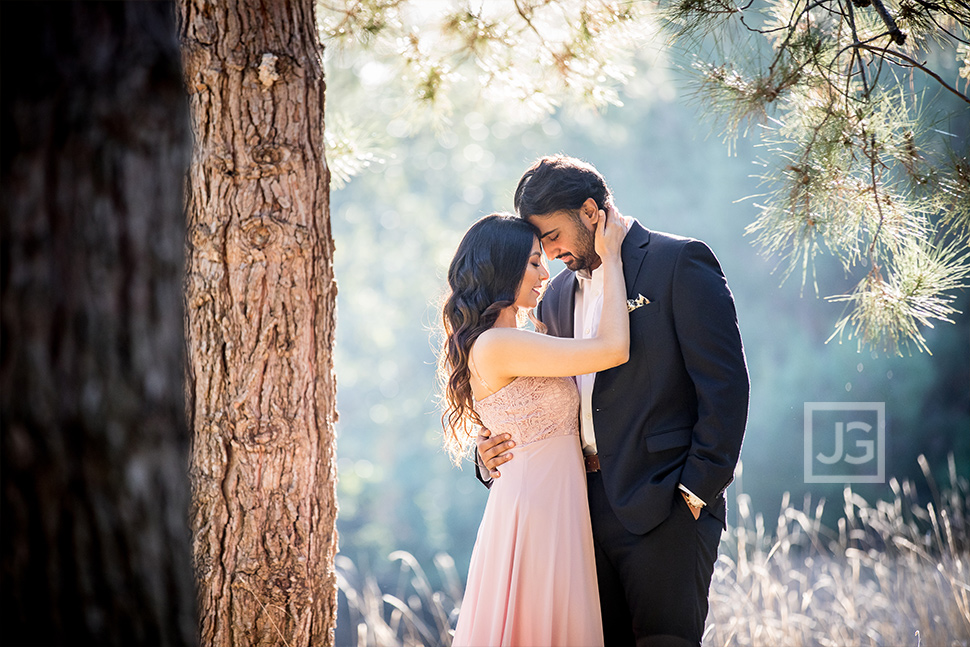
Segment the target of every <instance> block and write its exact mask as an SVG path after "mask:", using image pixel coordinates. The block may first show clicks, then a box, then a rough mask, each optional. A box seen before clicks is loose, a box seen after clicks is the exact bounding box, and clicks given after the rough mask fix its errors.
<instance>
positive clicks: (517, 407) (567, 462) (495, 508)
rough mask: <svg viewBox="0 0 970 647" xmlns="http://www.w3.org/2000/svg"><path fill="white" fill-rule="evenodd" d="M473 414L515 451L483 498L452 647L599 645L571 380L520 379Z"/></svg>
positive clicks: (599, 626) (590, 537)
mask: <svg viewBox="0 0 970 647" xmlns="http://www.w3.org/2000/svg"><path fill="white" fill-rule="evenodd" d="M475 411H476V412H477V413H478V415H479V417H480V418H481V420H482V422H483V423H484V424H485V426H486V427H487V428H488V429H490V430H491V432H492V434H501V433H509V434H511V436H512V438H513V439H514V440H515V442H516V447H515V449H514V450H513V454H514V457H513V458H512V460H510V461H509V462H508V463H505V464H504V465H503V466H502V468H501V472H502V476H501V477H500V478H498V479H495V481H494V483H493V484H492V487H491V489H490V491H489V494H488V503H487V504H486V506H485V513H484V516H483V517H482V523H481V526H480V527H479V529H478V538H477V539H476V541H475V547H474V549H473V551H472V557H471V565H470V566H469V570H468V584H467V586H466V587H465V596H464V599H463V600H462V604H461V611H460V613H459V616H458V626H457V628H456V629H455V638H454V641H453V645H455V647H499V646H500V645H510V646H511V645H514V646H516V647H553V646H575V647H593V646H599V645H602V644H603V624H602V620H601V618H600V605H599V593H598V589H597V586H596V565H595V558H594V555H593V534H592V529H591V527H590V521H589V503H588V502H587V499H586V470H585V468H584V466H583V457H582V450H581V448H580V441H579V393H578V392H577V390H576V384H575V383H574V382H573V379H572V378H568V377H518V378H516V379H515V380H513V381H512V382H511V383H510V384H508V385H506V386H505V387H503V388H502V389H500V390H498V391H497V392H495V393H493V394H491V395H490V396H488V397H486V398H483V399H482V400H481V401H480V402H476V403H475Z"/></svg>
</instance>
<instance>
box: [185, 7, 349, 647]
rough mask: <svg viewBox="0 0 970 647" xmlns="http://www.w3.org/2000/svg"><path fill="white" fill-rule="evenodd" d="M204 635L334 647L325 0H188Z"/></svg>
mask: <svg viewBox="0 0 970 647" xmlns="http://www.w3.org/2000/svg"><path fill="white" fill-rule="evenodd" d="M179 11H180V38H181V42H182V54H183V64H184V67H185V77H186V83H187V85H188V87H189V93H190V105H191V110H192V128H193V133H194V135H195V139H196V146H195V151H194V157H193V161H192V166H191V172H190V179H189V196H188V223H189V233H188V247H187V277H186V281H187V283H186V314H187V317H186V334H187V341H188V352H189V362H188V375H187V385H186V395H187V398H188V414H189V422H190V426H191V428H192V430H193V432H194V434H193V449H192V453H193V456H192V478H193V507H194V510H193V531H194V534H195V539H194V552H195V564H196V576H197V579H198V582H199V585H200V588H201V591H200V614H201V617H202V641H203V643H204V644H206V645H220V646H221V645H227V646H228V645H236V646H238V645H257V644H258V645H268V644H286V645H290V646H291V647H295V646H297V645H314V646H318V645H332V644H333V629H334V624H335V622H336V606H337V588H336V576H335V573H334V569H333V557H334V552H335V550H336V531H335V520H336V500H335V497H336V494H335V480H336V463H335V452H334V430H333V425H334V422H335V418H336V410H335V382H334V375H333V360H332V349H333V340H334V307H335V300H336V283H335V282H334V278H333V261H332V259H333V240H332V237H331V231H330V217H329V208H330V204H329V184H330V177H329V172H328V170H327V165H326V161H325V159H324V148H323V134H324V120H323V108H324V82H323V69H322V60H321V55H322V47H321V46H320V44H319V41H318V37H317V33H316V28H315V20H314V13H313V2H312V0H285V1H284V0H264V1H262V2H260V1H259V0H229V1H220V2H216V1H215V0H181V2H180V9H179Z"/></svg>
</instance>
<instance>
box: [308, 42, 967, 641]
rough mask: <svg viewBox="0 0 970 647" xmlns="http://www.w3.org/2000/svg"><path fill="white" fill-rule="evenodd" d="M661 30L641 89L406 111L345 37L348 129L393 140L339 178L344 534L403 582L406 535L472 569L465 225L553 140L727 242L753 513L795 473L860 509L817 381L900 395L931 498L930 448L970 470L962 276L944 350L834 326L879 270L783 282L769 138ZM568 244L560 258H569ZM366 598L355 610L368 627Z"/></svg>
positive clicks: (939, 458) (865, 396)
mask: <svg viewBox="0 0 970 647" xmlns="http://www.w3.org/2000/svg"><path fill="white" fill-rule="evenodd" d="M649 49H650V48H645V50H643V51H641V58H640V60H639V61H637V62H636V64H637V65H638V72H637V73H636V74H635V76H634V78H633V80H632V82H630V83H629V84H628V85H627V86H626V87H625V88H624V89H623V90H622V91H621V94H620V99H621V101H622V103H623V105H622V107H618V106H611V107H609V108H607V109H603V110H601V111H599V112H596V111H592V110H590V109H586V108H579V107H570V106H566V107H564V108H562V109H559V110H557V111H556V112H555V113H553V114H551V115H549V116H545V117H540V118H539V119H538V120H535V119H534V118H531V119H530V118H529V116H528V115H521V114H520V115H516V114H515V111H516V110H524V109H522V108H517V107H516V106H514V105H510V106H501V105H499V106H495V105H493V104H483V103H481V102H479V100H478V97H477V96H476V95H475V94H474V93H468V95H467V98H466V99H465V100H464V102H462V100H461V99H458V98H454V97H458V96H460V94H459V93H457V92H455V93H453V94H452V102H453V104H452V105H451V106H450V113H449V114H444V115H438V116H437V117H436V118H434V119H425V120H423V121H422V120H420V119H417V120H416V119H415V118H414V117H413V115H407V116H405V114H406V112H407V103H408V99H407V97H406V96H403V95H402V94H400V93H396V92H395V91H394V90H393V84H392V83H390V81H391V80H392V79H389V78H388V77H389V76H390V75H391V74H392V72H391V70H390V69H389V68H388V67H386V66H383V65H382V64H381V63H380V62H379V61H377V62H375V61H374V60H372V59H363V58H360V57H354V56H349V55H341V54H340V53H339V52H338V53H333V52H328V54H329V58H328V60H327V77H328V93H327V97H328V99H327V101H328V112H327V125H328V130H329V131H331V132H339V129H340V126H341V125H343V124H346V123H347V122H348V121H349V120H353V121H354V123H355V128H356V135H355V136H356V137H358V138H360V137H362V136H364V137H365V138H366V139H367V144H368V145H369V146H370V147H371V150H372V151H373V156H372V158H371V160H370V161H371V163H370V164H369V166H367V168H365V169H364V170H363V171H362V172H361V173H360V175H359V176H357V177H355V178H353V179H352V180H350V181H349V183H348V184H347V185H346V186H343V187H342V188H338V187H337V186H335V187H334V190H333V194H332V219H333V230H334V238H335V240H336V246H337V249H336V257H335V258H336V274H337V276H338V279H339V285H340V293H339V296H338V321H339V325H338V332H337V348H336V356H335V363H336V370H337V375H338V376H339V383H338V408H339V412H340V420H339V423H338V427H337V430H338V456H339V466H338V474H339V483H338V500H339V505H340V511H339V517H338V530H339V534H340V553H341V555H342V556H344V557H345V558H348V557H349V558H350V559H351V560H352V561H353V563H354V564H356V566H357V569H358V570H359V572H360V573H362V574H370V575H373V576H375V577H376V578H377V579H378V580H379V581H380V582H383V583H384V584H385V585H386V586H388V587H389V588H393V587H394V582H396V581H397V579H398V577H399V573H400V567H399V565H398V564H397V563H396V562H392V561H391V560H390V559H389V555H390V554H391V553H392V552H393V551H397V550H403V551H407V552H408V553H410V554H411V555H413V556H414V557H415V558H416V559H417V561H418V563H419V564H420V565H422V566H423V567H424V568H425V569H426V571H428V576H429V578H430V580H431V584H432V586H434V587H438V586H441V585H442V582H441V581H440V579H439V576H438V575H437V574H436V572H435V571H434V570H433V569H432V568H431V565H432V563H433V561H434V556H435V555H437V554H440V553H447V554H448V555H450V556H452V557H453V558H454V561H455V566H456V569H457V573H458V575H459V577H460V578H462V581H463V578H464V575H465V570H466V569H467V565H468V559H469V556H470V552H471V548H472V544H473V542H474V539H475V533H476V531H477V527H478V522H479V519H480V516H481V511H482V509H483V507H484V504H485V499H486V494H487V492H486V490H485V488H484V487H482V486H481V485H480V484H479V483H478V481H477V480H476V479H475V475H474V469H473V467H471V466H469V465H466V466H465V468H464V469H462V470H458V469H455V468H454V467H453V466H452V465H451V463H450V462H449V460H448V457H447V456H446V455H445V453H444V452H443V451H442V448H441V426H440V422H439V415H440V413H439V411H438V410H437V408H436V399H435V398H436V394H435V386H434V383H435V380H434V363H435V357H434V349H435V339H436V338H435V330H436V327H437V317H438V301H439V298H440V296H441V294H442V292H443V287H444V276H445V271H446V268H447V264H448V262H449V261H450V259H451V255H452V253H453V252H454V249H455V247H456V246H457V243H458V241H459V239H460V237H461V235H462V234H463V232H464V231H465V230H466V229H467V228H468V227H469V226H470V225H471V224H472V223H473V222H474V221H475V220H477V219H478V218H480V217H482V216H484V215H486V214H488V213H491V212H493V211H511V210H512V192H513V190H514V188H515V185H516V183H517V181H518V178H519V176H520V175H521V173H522V172H523V171H524V170H525V169H526V168H527V167H528V166H529V165H530V164H531V162H532V161H533V160H534V159H535V158H536V157H538V156H541V155H545V154H551V153H556V152H563V153H566V154H569V155H572V156H576V157H580V158H582V159H585V160H587V161H589V162H591V163H593V164H594V165H595V166H596V167H597V168H598V169H599V170H600V171H601V172H602V173H603V174H604V176H605V177H606V178H607V181H608V182H609V183H610V184H611V187H612V189H613V191H614V195H615V197H616V204H617V206H618V208H619V209H620V211H621V212H623V213H624V214H626V215H629V216H633V217H635V218H637V219H638V220H639V221H640V222H641V223H642V224H643V225H644V226H646V227H647V228H650V229H656V230H660V231H667V232H671V233H675V234H680V235H684V236H692V237H696V238H699V239H702V240H704V241H706V242H707V243H708V244H709V245H710V246H711V247H712V248H713V250H714V251H715V253H716V254H717V256H718V258H719V260H720V262H721V264H722V267H723V269H724V272H725V274H726V276H727V277H728V281H729V284H730V286H731V288H732V290H733V292H734V296H735V299H736V302H737V308H738V316H739V319H740V325H741V331H742V336H743V339H744V343H745V349H746V352H747V359H748V364H749V369H750V373H751V383H752V393H751V407H750V417H749V423H748V428H747V434H746V437H745V442H744V447H743V451H742V457H741V459H742V463H743V475H742V476H741V478H739V479H738V480H737V481H736V483H735V484H734V485H732V486H731V488H730V489H729V492H728V501H729V518H731V520H732V522H733V521H735V520H736V516H737V514H738V507H737V506H736V505H735V504H734V502H735V499H736V497H737V495H738V494H739V493H741V492H743V493H744V494H745V495H747V496H749V497H750V513H751V515H752V517H753V516H755V515H764V517H765V518H767V519H775V518H777V517H778V515H779V512H780V511H781V510H782V509H783V508H782V506H783V500H782V499H783V493H786V492H788V493H790V496H791V500H792V501H801V500H802V499H803V497H804V496H805V495H809V496H810V497H811V499H812V501H813V502H817V501H818V500H820V499H825V500H827V501H829V502H830V503H829V504H828V505H827V507H826V508H825V510H824V512H823V513H822V519H823V522H828V523H829V524H831V525H834V524H835V523H836V520H837V519H836V518H837V517H838V516H839V515H841V514H842V499H843V488H844V484H817V483H813V484H806V483H805V482H804V476H803V429H804V421H803V411H804V403H805V402H830V401H831V402H885V403H886V459H887V463H886V465H887V475H888V476H887V481H888V477H896V478H897V479H899V480H900V481H901V480H903V479H912V480H913V482H914V483H915V484H916V486H917V489H916V492H915V496H916V498H917V499H918V500H920V501H923V502H924V503H925V502H926V501H929V500H930V498H931V488H930V486H929V485H928V483H927V480H926V478H925V477H924V476H923V474H922V473H921V470H920V466H919V461H918V457H919V456H920V455H924V456H925V459H926V463H927V464H928V465H929V468H930V470H931V471H932V472H933V473H934V474H935V475H936V478H938V479H939V481H940V482H941V483H946V482H949V478H948V475H947V472H948V460H947V456H948V454H950V453H952V454H953V456H954V459H955V465H956V470H957V473H958V474H959V475H960V477H962V478H966V477H967V476H968V475H970V315H968V314H966V313H967V312H968V309H970V295H968V294H967V293H965V292H964V293H963V294H961V295H960V297H959V299H958V302H957V304H956V307H957V308H958V309H959V310H961V311H962V312H963V313H964V314H962V315H960V316H959V317H958V318H957V319H956V321H955V323H954V324H952V325H950V324H942V325H938V326H937V327H936V328H935V329H933V330H929V331H927V340H928V344H929V347H930V349H931V350H932V355H929V354H925V353H924V354H921V353H915V352H914V354H912V355H904V356H886V355H885V354H879V353H874V352H871V351H869V350H865V351H863V352H859V351H858V350H857V345H856V341H855V340H854V339H852V340H842V341H841V342H840V340H839V339H838V338H836V339H833V340H831V341H827V340H828V339H829V338H830V336H831V335H832V332H833V328H834V324H835V322H836V320H838V319H839V317H840V316H841V314H842V312H843V304H840V303H832V302H829V301H826V300H825V298H824V297H826V296H828V295H831V294H839V293H844V292H846V291H848V290H850V289H851V285H852V284H854V283H855V282H857V281H858V280H859V277H858V276H854V277H853V276H845V275H844V273H843V269H842V266H841V265H840V264H839V262H838V261H837V260H835V259H833V258H831V257H825V256H820V257H819V258H818V259H817V273H818V285H819V293H818V294H816V292H815V288H814V287H813V285H812V282H811V279H810V280H809V281H808V283H807V284H806V285H805V286H804V287H803V286H802V285H801V284H800V281H799V279H798V278H797V277H793V278H791V279H789V280H788V281H786V282H784V284H781V278H780V277H781V269H783V268H780V269H778V271H775V270H776V266H777V264H778V261H777V259H770V258H763V257H762V256H761V255H759V253H758V250H757V249H756V247H755V246H754V245H753V244H752V238H751V236H746V234H745V227H746V226H747V225H749V224H750V223H751V222H752V221H753V220H754V219H755V217H756V209H755V207H754V204H753V203H754V202H756V200H753V199H745V198H746V196H752V195H755V194H757V193H758V192H759V186H758V180H757V179H756V178H755V177H753V176H755V175H757V174H758V173H759V168H760V167H759V164H760V163H761V162H760V159H761V157H763V156H764V155H765V152H764V150H763V149H761V148H759V147H758V146H757V143H756V141H754V140H753V139H752V138H750V137H749V138H742V139H739V140H738V141H737V142H735V143H734V145H733V146H732V147H730V149H729V147H728V146H727V145H726V144H725V143H724V142H723V141H722V140H721V138H720V137H719V136H718V134H717V132H716V128H715V124H714V123H712V122H711V121H710V120H709V119H707V118H706V117H705V110H704V108H705V106H704V105H703V103H699V102H697V101H692V100H691V87H692V86H691V85H690V82H689V80H688V78H687V76H688V75H687V74H686V73H685V72H684V71H683V70H684V69H685V67H686V65H687V64H686V63H685V61H684V60H659V59H658V58H657V54H656V52H652V51H649ZM938 64H939V65H941V66H943V67H944V68H946V66H947V65H948V64H949V65H950V67H955V65H956V62H949V63H948V62H947V61H944V60H941V61H938ZM919 82H920V81H919V80H917V83H919ZM931 90H932V91H933V92H935V91H936V89H935V88H931ZM932 105H936V106H938V107H939V108H940V110H941V114H943V113H945V112H946V111H953V110H956V114H957V118H955V119H952V120H949V121H947V122H946V123H938V124H937V127H938V128H939V129H941V130H943V131H946V132H949V133H952V134H953V135H954V137H953V138H952V140H953V141H954V142H955V144H956V148H957V150H963V151H964V154H965V151H966V150H967V145H968V134H970V116H968V115H967V110H966V108H965V105H963V104H960V103H959V99H955V98H953V97H952V96H946V95H943V94H941V95H940V96H939V97H938V100H934V103H933V104H932ZM961 106H962V107H961ZM961 115H962V117H961ZM368 120H370V122H368ZM755 127H756V126H755ZM331 145H333V144H332V143H331ZM338 175H339V169H338ZM336 179H337V180H338V184H339V181H340V180H341V178H339V177H337V178H336ZM554 265H556V266H554V267H552V268H550V269H551V271H552V273H553V274H555V273H556V271H558V270H559V269H561V266H558V264H554ZM853 489H854V491H855V492H856V493H858V494H860V495H861V496H862V497H864V498H865V499H866V500H868V501H875V500H878V499H887V498H891V497H892V492H891V490H890V487H889V485H888V484H871V485H869V484H865V485H856V486H854V487H853ZM813 505H814V503H813ZM727 538H728V535H727V534H726V535H725V540H727ZM341 603H342V604H343V603H344V600H343V597H342V598H341ZM345 613H346V609H344V610H343V611H342V615H341V617H340V620H339V621H338V627H340V625H341V623H343V626H344V627H346V626H347V625H346V615H343V614H345Z"/></svg>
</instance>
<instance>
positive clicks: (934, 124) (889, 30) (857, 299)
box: [318, 0, 970, 353]
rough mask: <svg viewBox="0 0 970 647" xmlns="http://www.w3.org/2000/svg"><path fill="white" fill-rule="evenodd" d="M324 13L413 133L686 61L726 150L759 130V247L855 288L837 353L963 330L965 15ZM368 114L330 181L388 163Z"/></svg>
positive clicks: (331, 130)
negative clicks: (682, 54) (394, 93)
mask: <svg viewBox="0 0 970 647" xmlns="http://www.w3.org/2000/svg"><path fill="white" fill-rule="evenodd" d="M318 11H319V17H320V20H319V23H320V25H321V37H322V38H323V39H324V42H325V43H326V46H327V50H328V56H341V55H351V54H352V55H355V56H359V55H360V53H361V52H362V51H364V50H366V51H368V52H369V53H370V55H371V57H372V58H371V60H379V61H382V63H381V67H380V68H370V69H368V68H366V67H363V66H362V67H360V68H359V69H360V71H361V74H362V76H366V74H373V73H374V72H375V70H378V71H379V72H380V74H381V75H383V76H384V77H386V78H391V79H393V80H394V81H395V82H402V81H403V84H404V87H406V88H407V92H408V93H409V95H410V96H409V98H408V101H407V102H405V103H406V104H407V105H408V106H409V107H410V110H408V109H402V110H401V111H400V115H399V116H400V118H401V119H403V120H405V121H409V122H420V121H422V120H423V119H425V118H426V117H427V115H432V117H433V119H432V123H440V121H441V120H447V119H448V117H449V115H450V108H451V105H450V102H449V96H455V95H456V94H461V95H463V96H464V93H467V92H469V91H473V90H477V91H478V92H480V93H481V95H482V97H483V99H486V100H487V102H488V104H489V105H490V106H497V107H498V108H496V109H503V110H507V111H514V112H515V118H518V119H528V118H530V116H531V117H533V118H535V117H540V116H543V115H545V114H548V113H549V112H551V111H553V110H555V109H557V108H559V107H560V106H561V105H562V104H563V103H564V101H571V100H573V99H580V100H582V101H583V102H585V103H587V104H589V105H592V106H594V107H603V106H607V105H611V104H613V105H619V104H620V101H619V97H618V93H617V88H618V87H619V86H621V85H623V84H624V83H627V82H629V81H630V79H631V77H632V75H633V74H634V71H635V67H634V65H633V62H634V57H635V56H637V55H639V56H641V57H642V56H643V55H644V54H645V53H649V54H650V55H653V56H657V55H658V51H661V50H662V49H663V46H674V47H678V48H680V49H681V50H686V51H687V52H689V53H691V54H692V55H693V56H694V57H695V61H696V62H695V65H694V71H695V72H696V76H697V79H698V83H697V86H696V87H697V96H698V99H699V100H700V101H702V102H703V103H702V106H703V110H704V111H705V112H709V113H710V114H711V115H712V116H713V117H715V118H717V119H719V120H720V122H721V124H722V125H723V127H724V131H725V134H726V137H727V139H728V141H729V142H730V141H731V140H733V139H734V138H736V137H739V136H746V135H748V134H749V131H756V132H758V133H759V135H758V136H759V137H760V139H761V143H762V144H763V146H764V148H765V151H766V155H765V156H764V160H763V170H762V172H761V179H762V181H763V186H764V192H763V193H761V194H759V195H758V196H755V204H756V206H757V209H758V215H757V218H756V219H755V221H754V222H753V223H751V225H750V226H749V228H748V231H749V233H750V234H751V235H752V236H753V238H754V240H755V241H756V243H757V244H758V245H759V246H760V247H761V249H762V250H763V252H764V253H765V254H766V255H769V256H773V257H776V258H779V259H780V266H781V267H782V268H783V271H782V278H783V280H784V279H787V278H788V277H789V276H790V275H792V274H793V273H794V274H797V275H800V277H801V281H802V284H803V285H805V284H806V283H808V282H809V280H810V281H811V284H812V286H813V288H814V290H815V291H816V293H819V292H820V291H821V290H822V289H823V288H820V287H819V285H818V280H817V278H816V271H815V268H816V260H817V258H818V257H819V255H820V254H823V255H824V254H830V255H832V256H834V257H835V258H837V259H838V260H839V261H840V262H841V265H842V267H843V268H844V271H845V273H846V275H847V276H849V277H851V278H852V279H853V280H854V281H856V286H855V289H854V290H852V291H850V292H849V293H848V294H836V295H834V296H831V297H829V298H830V299H831V300H833V301H839V302H844V303H845V306H846V307H845V311H844V315H843V317H842V318H841V319H840V320H839V321H838V322H837V324H836V326H835V333H834V334H833V337H838V338H840V339H842V338H846V337H847V338H850V339H851V338H855V339H856V340H857V343H858V345H859V348H860V349H861V348H863V347H868V348H871V349H873V350H875V351H884V352H888V353H901V352H903V351H907V350H909V351H911V350H912V349H914V348H915V349H917V350H919V351H927V352H928V351H929V347H928V344H927V341H926V338H925V331H926V329H927V328H932V327H933V325H934V323H938V322H940V321H952V319H953V317H954V316H956V315H957V314H959V313H958V312H957V311H956V309H955V308H954V306H953V304H954V301H955V299H956V297H957V293H958V292H959V291H960V290H962V289H965V288H967V287H968V286H970V251H968V247H970V245H968V233H970V160H968V151H967V141H968V138H970V96H968V94H970V93H968V87H970V4H968V3H967V0H747V2H746V4H743V5H740V4H735V3H734V2H730V1H729V0H660V2H659V3H657V2H633V1H623V2H621V1H610V0H420V1H419V0H320V1H319V3H318ZM661 24H662V25H663V26H664V28H665V29H666V33H667V36H666V37H665V36H664V35H663V34H662V33H661V32H660V30H659V27H658V25H661ZM386 87H387V86H386V85H384V86H382V89H385V88H386ZM379 100H380V99H379V97H375V101H379ZM429 107H430V108H431V110H429ZM360 112H362V111H358V114H354V115H352V116H351V117H350V118H343V119H341V118H339V117H338V118H337V119H334V120H331V122H330V123H328V137H329V138H330V139H329V142H328V146H329V152H330V164H331V168H332V170H333V172H334V175H335V177H336V178H337V180H338V182H345V181H347V180H349V178H350V177H351V176H352V175H353V174H354V173H356V172H358V171H359V170H360V169H362V168H364V167H366V166H367V165H369V164H371V163H374V162H380V161H381V159H380V153H379V144H378V143H376V142H375V141H374V140H373V138H371V137H369V135H368V133H369V132H372V131H373V129H369V128H368V127H367V126H366V125H365V124H363V123H362V121H361V119H360V114H359V113H360ZM753 127H756V128H753ZM362 142H363V143H362Z"/></svg>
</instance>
